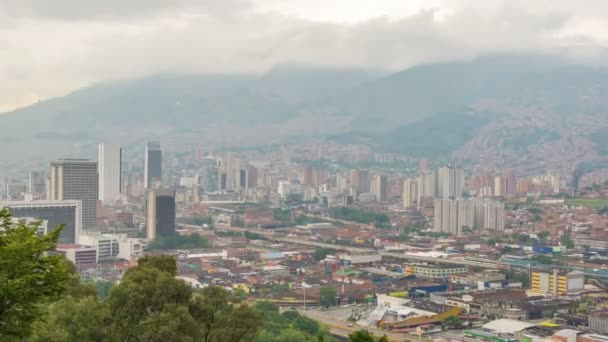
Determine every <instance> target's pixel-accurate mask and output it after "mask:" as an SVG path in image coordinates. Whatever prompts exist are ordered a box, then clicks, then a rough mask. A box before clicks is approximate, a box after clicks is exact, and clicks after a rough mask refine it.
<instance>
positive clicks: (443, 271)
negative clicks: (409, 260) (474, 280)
mask: <svg viewBox="0 0 608 342" xmlns="http://www.w3.org/2000/svg"><path fill="white" fill-rule="evenodd" d="M467 272H468V268H467V267H466V266H459V265H455V266H442V265H410V266H408V267H406V274H408V275H415V276H416V277H424V278H449V277H450V276H451V275H453V274H461V273H467Z"/></svg>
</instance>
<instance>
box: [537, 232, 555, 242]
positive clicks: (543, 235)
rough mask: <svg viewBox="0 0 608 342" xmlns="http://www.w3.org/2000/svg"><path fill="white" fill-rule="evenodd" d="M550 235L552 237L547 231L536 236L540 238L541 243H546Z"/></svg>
mask: <svg viewBox="0 0 608 342" xmlns="http://www.w3.org/2000/svg"><path fill="white" fill-rule="evenodd" d="M549 235H551V233H550V232H549V231H547V230H545V231H542V232H540V233H538V234H536V236H538V240H539V241H540V242H541V243H545V241H547V238H548V237H549Z"/></svg>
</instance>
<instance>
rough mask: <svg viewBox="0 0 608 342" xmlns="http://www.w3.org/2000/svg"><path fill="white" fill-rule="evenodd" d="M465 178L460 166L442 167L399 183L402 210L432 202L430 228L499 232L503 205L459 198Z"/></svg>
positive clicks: (457, 231)
mask: <svg viewBox="0 0 608 342" xmlns="http://www.w3.org/2000/svg"><path fill="white" fill-rule="evenodd" d="M464 184H465V177H464V172H463V169H462V168H461V167H456V166H453V165H445V166H442V167H440V168H439V169H438V170H437V172H436V173H435V172H429V171H426V172H425V171H423V172H421V174H420V175H419V176H418V178H416V179H412V178H408V179H406V180H405V181H404V182H403V194H402V201H403V208H404V209H409V208H412V207H416V206H418V207H420V206H421V204H422V200H423V199H424V198H432V199H434V207H433V208H434V229H435V230H436V231H438V232H447V233H451V234H454V235H460V234H462V233H463V229H470V230H503V229H504V204H503V203H502V202H500V201H497V200H493V199H468V198H463V194H464V188H465V186H464Z"/></svg>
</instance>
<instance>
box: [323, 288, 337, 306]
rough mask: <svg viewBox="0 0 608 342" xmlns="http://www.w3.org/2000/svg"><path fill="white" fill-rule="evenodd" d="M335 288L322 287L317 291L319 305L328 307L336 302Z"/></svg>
mask: <svg viewBox="0 0 608 342" xmlns="http://www.w3.org/2000/svg"><path fill="white" fill-rule="evenodd" d="M337 293H338V292H337V291H336V288H335V287H333V286H323V287H321V288H320V289H319V296H320V300H321V305H325V306H330V305H334V302H335V300H336V294H337Z"/></svg>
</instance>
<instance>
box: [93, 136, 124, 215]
mask: <svg viewBox="0 0 608 342" xmlns="http://www.w3.org/2000/svg"><path fill="white" fill-rule="evenodd" d="M97 163H98V164H97V165H98V170H97V173H98V174H99V200H100V201H102V202H103V203H104V204H106V203H112V202H115V201H117V200H118V199H120V195H121V192H122V148H121V147H120V146H118V145H116V144H99V146H98V159H97Z"/></svg>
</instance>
